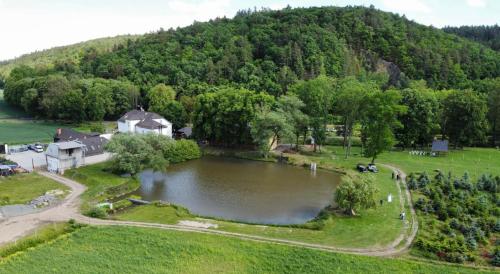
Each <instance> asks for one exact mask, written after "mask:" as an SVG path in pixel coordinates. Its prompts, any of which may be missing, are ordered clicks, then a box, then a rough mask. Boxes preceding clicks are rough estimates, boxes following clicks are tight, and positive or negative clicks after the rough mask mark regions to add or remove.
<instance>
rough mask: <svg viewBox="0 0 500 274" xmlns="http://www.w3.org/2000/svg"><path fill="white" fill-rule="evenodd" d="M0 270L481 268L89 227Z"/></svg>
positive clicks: (0, 265) (389, 270)
mask: <svg viewBox="0 0 500 274" xmlns="http://www.w3.org/2000/svg"><path fill="white" fill-rule="evenodd" d="M0 272H1V273H103V272H107V273H441V274H446V273H478V272H479V271H478V270H476V269H471V268H464V267H456V266H449V265H432V264H426V263H417V262H412V261H408V260H401V259H387V258H374V257H364V256H356V255H347V254H337V253H328V252H324V251H318V250H310V249H304V248H298V247H290V246H284V245H277V244H268V243H262V242H254V241H247V240H240V239H236V238H233V237H224V236H220V235H207V234H201V233H191V232H178V231H167V230H159V229H152V228H133V227H86V228H82V229H80V230H78V231H76V232H74V233H72V234H69V235H68V236H64V237H60V238H59V239H57V240H55V241H53V242H50V243H48V244H43V245H41V246H38V247H35V248H32V249H29V250H27V251H24V252H22V253H18V254H17V255H14V256H12V257H9V258H6V259H4V260H0Z"/></svg>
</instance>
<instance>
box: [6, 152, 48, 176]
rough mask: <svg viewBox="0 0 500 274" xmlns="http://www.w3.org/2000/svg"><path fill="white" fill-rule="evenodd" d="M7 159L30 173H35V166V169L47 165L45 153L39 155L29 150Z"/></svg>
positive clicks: (9, 156)
mask: <svg viewBox="0 0 500 274" xmlns="http://www.w3.org/2000/svg"><path fill="white" fill-rule="evenodd" d="M6 158H7V159H8V160H11V161H13V162H16V163H18V164H19V165H20V166H21V167H22V168H24V169H26V170H28V171H33V165H34V166H35V168H36V167H40V166H46V165H47V159H46V158H45V152H42V153H37V152H34V151H32V150H28V151H24V152H19V153H13V154H10V155H7V156H6Z"/></svg>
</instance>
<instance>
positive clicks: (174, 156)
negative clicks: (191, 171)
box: [163, 139, 201, 163]
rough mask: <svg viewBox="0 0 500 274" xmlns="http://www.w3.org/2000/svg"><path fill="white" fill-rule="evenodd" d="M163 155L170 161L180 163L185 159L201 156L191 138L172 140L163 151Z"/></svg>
mask: <svg viewBox="0 0 500 274" xmlns="http://www.w3.org/2000/svg"><path fill="white" fill-rule="evenodd" d="M163 155H164V157H165V158H166V159H167V160H168V161H169V162H171V163H180V162H184V161H187V160H192V159H197V158H200V156H201V151H200V148H199V146H198V144H196V142H194V141H193V140H184V139H183V140H178V141H173V142H172V143H171V144H170V145H169V146H167V147H165V150H164V151H163Z"/></svg>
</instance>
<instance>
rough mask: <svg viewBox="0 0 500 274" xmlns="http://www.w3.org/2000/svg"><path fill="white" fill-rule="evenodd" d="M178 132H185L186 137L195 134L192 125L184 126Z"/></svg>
mask: <svg viewBox="0 0 500 274" xmlns="http://www.w3.org/2000/svg"><path fill="white" fill-rule="evenodd" d="M177 132H178V133H181V134H184V136H186V137H190V136H191V134H193V128H192V127H183V128H181V129H179V130H177Z"/></svg>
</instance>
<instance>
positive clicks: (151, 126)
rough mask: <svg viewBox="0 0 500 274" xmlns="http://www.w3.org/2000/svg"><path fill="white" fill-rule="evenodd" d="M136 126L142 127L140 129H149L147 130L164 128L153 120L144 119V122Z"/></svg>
mask: <svg viewBox="0 0 500 274" xmlns="http://www.w3.org/2000/svg"><path fill="white" fill-rule="evenodd" d="M135 126H136V127H140V128H147V129H157V128H161V127H164V126H163V125H162V124H160V123H158V122H156V121H155V120H153V119H152V118H147V119H144V120H142V121H140V122H139V123H137V124H136V125H135Z"/></svg>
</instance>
